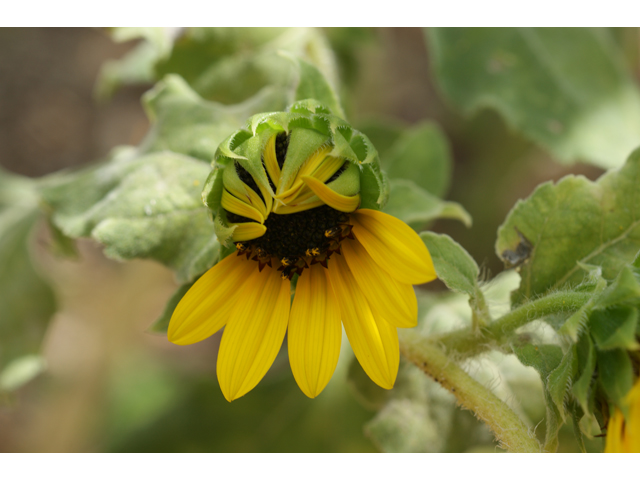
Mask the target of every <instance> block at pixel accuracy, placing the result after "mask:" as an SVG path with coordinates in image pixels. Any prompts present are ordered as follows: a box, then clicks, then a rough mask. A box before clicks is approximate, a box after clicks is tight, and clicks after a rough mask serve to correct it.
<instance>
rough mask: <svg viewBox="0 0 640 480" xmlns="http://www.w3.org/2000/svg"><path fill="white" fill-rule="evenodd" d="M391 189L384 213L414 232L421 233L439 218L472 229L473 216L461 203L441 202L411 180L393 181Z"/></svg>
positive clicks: (391, 181) (390, 185)
mask: <svg viewBox="0 0 640 480" xmlns="http://www.w3.org/2000/svg"><path fill="white" fill-rule="evenodd" d="M389 187H390V189H389V201H388V202H387V204H386V206H385V207H384V211H385V212H386V213H388V214H389V215H393V216H394V217H397V218H399V219H400V220H402V221H403V222H405V223H407V224H408V225H409V226H410V227H411V228H413V229H414V230H418V231H419V230H421V229H422V228H424V226H425V225H426V224H427V223H428V222H431V221H433V220H436V219H438V218H449V219H452V220H459V221H461V222H462V223H463V224H464V225H465V226H466V227H471V222H472V220H471V216H470V215H469V213H468V212H467V211H466V210H465V209H464V208H463V207H462V205H460V204H459V203H456V202H445V201H443V200H440V199H439V198H438V197H436V196H435V195H432V194H431V193H429V192H427V191H426V190H423V189H422V188H420V187H418V186H417V185H416V184H415V183H414V182H412V181H411V180H399V179H392V180H390V181H389Z"/></svg>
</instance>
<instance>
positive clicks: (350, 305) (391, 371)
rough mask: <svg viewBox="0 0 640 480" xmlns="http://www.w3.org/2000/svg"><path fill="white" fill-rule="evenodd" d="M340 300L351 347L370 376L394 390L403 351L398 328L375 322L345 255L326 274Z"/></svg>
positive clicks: (333, 262)
mask: <svg viewBox="0 0 640 480" xmlns="http://www.w3.org/2000/svg"><path fill="white" fill-rule="evenodd" d="M326 275H327V276H328V279H329V283H330V284H331V286H332V288H333V291H334V293H335V295H336V297H337V299H338V305H339V306H340V317H341V318H342V323H343V325H344V330H345V332H346V333H347V337H348V338H349V343H350V344H351V347H352V348H353V352H354V353H355V354H356V358H357V359H358V361H359V362H360V365H362V368H363V369H364V371H365V372H367V375H369V377H370V378H371V379H372V380H373V381H374V382H375V383H377V384H378V385H379V386H381V387H382V388H386V389H390V388H393V384H394V383H395V381H396V376H397V374H398V365H399V362H400V347H399V344H398V333H397V331H396V328H395V327H393V326H392V325H390V324H389V323H387V322H386V321H385V320H384V319H382V318H375V317H374V315H373V314H372V312H371V308H369V303H368V302H367V299H366V298H365V296H364V294H363V293H362V291H361V290H360V287H359V286H358V284H357V283H356V281H355V279H354V278H353V275H352V274H351V272H350V270H349V267H348V266H347V264H346V262H345V260H344V259H343V258H342V256H341V255H333V256H332V257H331V261H330V262H329V268H328V269H327V271H326Z"/></svg>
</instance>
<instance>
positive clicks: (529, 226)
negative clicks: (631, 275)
mask: <svg viewBox="0 0 640 480" xmlns="http://www.w3.org/2000/svg"><path fill="white" fill-rule="evenodd" d="M638 185H640V150H636V151H635V152H634V153H633V154H632V155H631V156H630V157H629V160H628V161H627V163H626V164H625V165H624V167H622V168H621V169H620V170H614V171H610V172H608V173H606V174H605V175H603V176H602V177H600V178H599V179H598V180H597V181H596V182H591V181H589V180H587V179H586V178H584V177H580V176H573V175H569V176H566V177H564V178H563V179H561V180H560V181H559V182H558V183H557V184H556V185H554V184H552V183H550V182H549V183H544V184H542V185H540V186H539V187H538V188H537V189H536V190H535V191H534V192H533V194H532V195H531V196H530V197H529V198H527V199H526V200H523V201H518V203H517V204H516V206H515V207H514V208H513V209H512V210H511V212H510V213H509V215H508V216H507V219H506V220H505V222H504V223H503V224H502V226H501V227H500V228H499V230H498V239H497V242H496V252H497V253H498V255H499V256H501V257H502V258H503V259H504V258H505V257H506V255H505V252H513V251H516V250H517V249H518V246H519V245H521V244H522V243H523V237H524V239H526V241H527V242H529V244H530V250H529V253H528V258H527V259H526V260H525V261H524V264H523V265H522V267H521V272H520V274H521V277H522V282H521V284H520V288H519V289H518V290H517V291H516V292H514V296H513V300H514V302H515V303H522V302H524V301H526V300H527V299H530V298H533V297H535V296H537V295H541V294H544V293H546V292H548V291H551V290H555V289H558V288H563V287H566V286H572V285H573V286H575V285H578V284H579V283H581V282H582V281H583V280H585V278H586V276H587V275H588V274H587V272H586V271H585V270H583V269H582V268H581V267H580V265H579V264H578V262H582V263H584V264H591V265H597V266H600V267H601V268H602V277H603V278H604V279H606V280H613V279H614V278H615V277H616V276H617V275H618V273H619V272H620V271H621V269H622V268H623V267H624V266H626V265H628V264H629V263H630V262H631V261H632V260H633V259H634V258H635V256H636V254H637V252H638V250H639V249H640V195H638V194H637V191H638Z"/></svg>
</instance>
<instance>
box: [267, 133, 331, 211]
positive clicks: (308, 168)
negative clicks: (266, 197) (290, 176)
mask: <svg viewBox="0 0 640 480" xmlns="http://www.w3.org/2000/svg"><path fill="white" fill-rule="evenodd" d="M331 148H332V147H331V145H323V146H322V147H320V148H319V149H318V150H316V151H315V152H314V154H313V155H311V156H310V157H309V158H308V159H307V160H306V161H305V162H304V164H303V165H302V167H300V170H298V173H297V174H296V176H295V179H294V181H293V185H291V187H290V188H287V189H286V190H285V191H283V192H280V193H279V194H278V195H276V198H277V199H280V200H283V201H284V202H285V203H288V202H287V201H286V199H287V198H288V197H291V196H292V195H294V194H295V193H296V192H297V191H298V190H299V189H300V188H302V186H303V185H304V184H303V183H302V177H304V176H306V175H311V174H312V173H313V172H315V171H316V169H317V168H318V167H319V166H320V165H321V164H322V162H324V159H325V158H326V156H327V153H329V152H330V151H331Z"/></svg>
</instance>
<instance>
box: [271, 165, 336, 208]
mask: <svg viewBox="0 0 640 480" xmlns="http://www.w3.org/2000/svg"><path fill="white" fill-rule="evenodd" d="M344 162H345V160H344V158H339V157H325V159H324V160H323V161H322V163H321V164H320V165H319V166H318V168H316V170H315V171H314V172H313V173H312V174H310V176H312V177H313V178H315V179H316V180H318V181H320V182H321V183H325V182H326V181H327V180H329V179H330V178H331V176H332V175H333V174H334V173H336V172H337V171H338V170H339V169H340V167H342V165H343V164H344ZM306 175H307V171H306V169H305V167H304V166H303V167H302V168H301V169H300V172H299V173H298V178H297V179H296V181H295V183H294V188H291V189H290V190H289V191H288V192H285V193H283V194H282V195H279V196H278V197H277V198H278V199H279V200H281V201H282V202H283V203H285V204H287V205H291V204H299V203H301V202H303V201H305V200H308V199H310V198H311V197H313V196H314V195H315V193H313V191H312V190H311V189H309V187H308V186H307V185H306V184H305V183H304V182H303V181H302V177H303V176H306Z"/></svg>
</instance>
